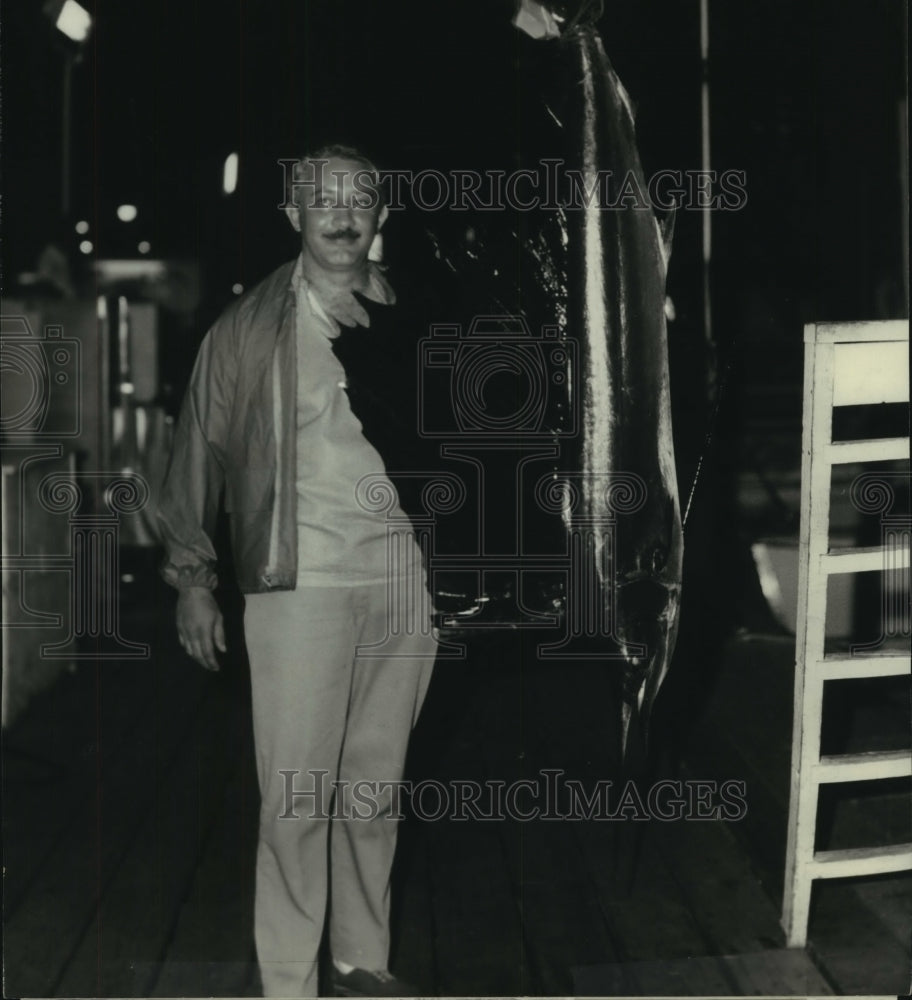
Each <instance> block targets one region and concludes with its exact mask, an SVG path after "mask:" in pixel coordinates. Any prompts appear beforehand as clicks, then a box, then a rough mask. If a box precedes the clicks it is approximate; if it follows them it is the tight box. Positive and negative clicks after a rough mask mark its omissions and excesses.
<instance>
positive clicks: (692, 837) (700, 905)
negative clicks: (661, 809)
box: [650, 819, 782, 954]
mask: <svg viewBox="0 0 912 1000" xmlns="http://www.w3.org/2000/svg"><path fill="white" fill-rule="evenodd" d="M650 833H653V831H652V830H651V831H650ZM655 833H656V834H659V835H660V836H659V837H658V839H659V850H661V852H662V854H663V856H664V857H665V859H666V862H667V864H668V867H669V869H670V870H671V872H672V873H673V877H674V879H675V882H676V884H677V886H678V888H679V891H680V892H681V894H682V896H683V898H684V900H685V901H686V903H687V905H688V906H689V908H690V909H691V911H692V912H693V913H694V914H696V915H697V919H698V920H699V922H700V927H701V930H702V933H703V934H704V936H705V937H706V938H708V940H709V944H710V949H709V950H710V951H711V952H712V953H714V954H732V953H740V952H745V953H746V952H753V951H758V950H762V949H765V948H769V947H770V946H777V945H780V944H781V943H782V931H781V929H780V927H779V913H778V910H777V909H776V907H775V906H774V905H773V902H772V900H771V899H770V897H769V895H768V894H767V893H766V892H765V891H764V890H763V888H762V886H761V885H760V882H759V880H758V879H757V877H756V875H755V874H754V872H753V870H752V866H751V864H750V861H749V859H748V858H747V857H746V855H745V854H744V853H743V852H742V850H741V849H740V847H739V845H738V844H737V842H736V841H735V838H734V837H733V836H732V833H731V832H730V830H729V829H728V824H726V823H724V822H721V821H718V820H712V821H702V822H701V821H695V820H686V819H684V820H681V821H680V822H678V823H673V824H672V823H669V824H662V826H661V828H657V829H656V831H655Z"/></svg>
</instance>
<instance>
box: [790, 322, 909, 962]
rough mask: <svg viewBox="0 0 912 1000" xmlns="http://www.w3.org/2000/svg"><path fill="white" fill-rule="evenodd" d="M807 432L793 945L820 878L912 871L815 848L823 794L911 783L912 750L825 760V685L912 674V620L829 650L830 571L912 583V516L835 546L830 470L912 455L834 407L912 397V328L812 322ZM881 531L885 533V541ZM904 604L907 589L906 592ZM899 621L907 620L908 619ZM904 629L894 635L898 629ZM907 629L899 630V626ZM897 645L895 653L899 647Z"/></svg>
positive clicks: (898, 863) (874, 857)
mask: <svg viewBox="0 0 912 1000" xmlns="http://www.w3.org/2000/svg"><path fill="white" fill-rule="evenodd" d="M804 344H805V347H804V366H805V368H804V431H803V438H802V459H801V530H800V539H799V549H798V558H799V569H798V624H797V628H796V649H795V656H796V661H797V662H796V665H795V702H794V721H793V731H792V770H791V797H790V802H789V821H788V841H787V848H786V869H785V886H784V893H783V910H782V926H783V928H784V929H785V933H786V938H787V942H788V946H789V947H792V948H794V947H804V945H805V944H806V941H807V931H808V917H809V913H810V903H811V888H812V885H813V882H814V880H815V879H822V878H842V877H845V876H857V875H873V874H880V873H884V872H897V871H905V870H906V869H910V868H912V844H899V845H890V846H887V847H865V848H853V849H849V850H815V835H816V827H817V803H818V793H819V789H820V786H821V785H822V784H824V783H827V782H843V781H862V780H875V779H883V778H899V777H904V776H909V775H912V751H907V750H902V751H878V752H868V753H853V754H839V755H828V756H821V753H820V750H821V740H820V734H821V722H822V711H823V689H824V683H825V682H826V681H831V680H842V679H848V678H868V677H886V676H891V675H901V674H908V673H909V669H910V655H909V639H908V628H907V626H908V612H906V613H905V617H904V618H903V619H902V624H903V628H904V629H905V633H904V635H903V634H900V635H898V636H897V635H895V634H894V636H893V638H894V640H896V639H897V638H898V640H899V641H898V643H897V642H896V641H894V642H893V643H890V644H887V646H881V648H879V649H875V648H872V647H874V646H876V645H877V644H869V647H868V649H867V650H864V651H862V650H860V649H859V648H857V647H856V648H853V649H852V651H851V653H842V654H832V653H825V652H824V634H825V627H826V611H827V579H828V577H829V576H830V574H833V573H859V572H863V571H865V570H869V571H870V570H878V569H881V570H883V569H886V570H887V571H888V572H889V573H891V574H892V578H893V580H894V582H895V581H896V579H897V574H901V575H902V577H903V578H904V579H905V580H906V585H907V586H908V576H909V529H908V519H907V520H906V522H905V524H904V525H903V524H901V525H900V529H901V530H899V531H898V532H896V531H894V532H893V535H891V536H890V538H889V541H888V543H886V544H884V545H881V546H875V547H866V548H849V549H837V550H832V549H830V546H829V522H830V490H831V473H832V468H833V466H834V465H839V464H844V463H850V462H875V461H883V460H888V459H908V458H909V437H908V435H907V436H906V437H895V438H876V439H868V440H857V441H833V434H832V418H833V408H834V407H837V406H854V405H860V404H869V403H896V402H906V403H908V401H909V323H908V321H907V320H901V321H887V322H869V323H819V324H817V323H811V324H808V325H807V326H806V327H805V330H804ZM882 534H883V533H882ZM905 595H906V597H905V599H906V600H908V590H906V591H905ZM901 614H902V612H901ZM895 632H896V630H895V628H894V633H895ZM900 632H901V633H902V629H901V630H900ZM897 645H898V648H896V647H897Z"/></svg>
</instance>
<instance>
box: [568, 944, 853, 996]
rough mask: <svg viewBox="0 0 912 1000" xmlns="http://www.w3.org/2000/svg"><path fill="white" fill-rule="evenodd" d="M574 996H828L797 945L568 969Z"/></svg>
mask: <svg viewBox="0 0 912 1000" xmlns="http://www.w3.org/2000/svg"><path fill="white" fill-rule="evenodd" d="M573 979H574V985H575V987H576V989H575V993H576V994H577V995H579V996H599V995H600V996H618V995H625V994H626V995H628V996H697V997H707V996H719V995H735V996H754V995H756V996H770V995H777V994H778V995H781V996H790V995H798V996H832V995H833V990H832V988H831V987H830V985H829V983H827V981H826V980H825V979H824V977H823V976H822V975H821V974H820V972H819V971H818V970H817V969H816V967H815V966H814V964H813V962H812V961H811V959H810V958H809V957H808V955H807V953H806V952H805V951H804V950H802V949H793V950H781V951H764V952H759V953H755V954H748V955H720V956H710V957H702V958H687V959H678V960H677V961H670V962H658V961H656V962H631V963H628V964H626V965H620V966H613V967H612V966H602V967H599V966H590V967H582V968H577V969H574V970H573Z"/></svg>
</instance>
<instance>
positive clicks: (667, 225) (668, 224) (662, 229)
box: [656, 208, 677, 271]
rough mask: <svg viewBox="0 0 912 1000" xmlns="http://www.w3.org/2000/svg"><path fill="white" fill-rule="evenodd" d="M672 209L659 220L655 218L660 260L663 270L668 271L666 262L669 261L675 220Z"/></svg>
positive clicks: (675, 216)
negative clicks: (663, 264) (659, 242)
mask: <svg viewBox="0 0 912 1000" xmlns="http://www.w3.org/2000/svg"><path fill="white" fill-rule="evenodd" d="M676 218H677V215H676V214H675V210H674V208H670V209H669V210H668V211H667V212H666V213H665V214H664V215H663V216H662V217H661V218H658V217H657V218H656V225H657V226H658V229H659V240H660V241H661V244H662V260H663V261H664V262H665V270H666V271H667V270H668V262H669V261H670V260H671V241H672V239H673V237H674V228H675V219H676Z"/></svg>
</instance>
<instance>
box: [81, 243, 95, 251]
mask: <svg viewBox="0 0 912 1000" xmlns="http://www.w3.org/2000/svg"><path fill="white" fill-rule="evenodd" d="M94 249H95V247H94V246H93V245H92V241H91V240H83V241H82V242H81V243H80V244H79V252H80V253H91V252H92V251H93V250H94Z"/></svg>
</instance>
